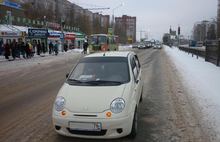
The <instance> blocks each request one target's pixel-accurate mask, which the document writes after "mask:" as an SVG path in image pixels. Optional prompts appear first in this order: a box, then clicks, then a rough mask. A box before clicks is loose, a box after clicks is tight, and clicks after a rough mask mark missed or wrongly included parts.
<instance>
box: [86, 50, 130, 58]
mask: <svg viewBox="0 0 220 142" xmlns="http://www.w3.org/2000/svg"><path fill="white" fill-rule="evenodd" d="M130 53H134V52H131V51H130V52H129V51H108V52H99V53H93V54H90V55H87V56H86V57H103V56H105V57H127V56H128V55H129V54H130Z"/></svg>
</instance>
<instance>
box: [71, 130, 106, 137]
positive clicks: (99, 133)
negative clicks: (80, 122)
mask: <svg viewBox="0 0 220 142" xmlns="http://www.w3.org/2000/svg"><path fill="white" fill-rule="evenodd" d="M67 130H68V131H69V133H71V134H75V135H87V136H104V135H105V134H106V132H107V130H101V131H82V130H71V129H70V128H67Z"/></svg>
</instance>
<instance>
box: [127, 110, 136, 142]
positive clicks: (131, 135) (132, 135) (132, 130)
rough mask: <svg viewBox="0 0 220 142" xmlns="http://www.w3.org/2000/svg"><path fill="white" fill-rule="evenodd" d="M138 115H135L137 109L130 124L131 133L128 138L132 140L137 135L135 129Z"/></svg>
mask: <svg viewBox="0 0 220 142" xmlns="http://www.w3.org/2000/svg"><path fill="white" fill-rule="evenodd" d="M137 121H138V114H137V107H136V109H135V112H134V118H133V122H132V128H131V133H130V134H129V138H131V139H134V138H135V137H136V135H137V129H138V128H137V127H138V122H137Z"/></svg>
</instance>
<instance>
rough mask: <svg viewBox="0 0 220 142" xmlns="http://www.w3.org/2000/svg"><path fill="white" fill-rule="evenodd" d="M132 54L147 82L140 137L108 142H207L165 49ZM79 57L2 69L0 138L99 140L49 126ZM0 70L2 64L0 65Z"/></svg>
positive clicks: (13, 141) (17, 141)
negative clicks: (69, 134)
mask: <svg viewBox="0 0 220 142" xmlns="http://www.w3.org/2000/svg"><path fill="white" fill-rule="evenodd" d="M135 52H137V54H138V56H139V59H140V61H141V65H142V69H143V76H144V82H145V83H144V96H143V102H142V104H141V105H140V107H139V108H138V112H139V115H138V116H139V118H138V124H139V126H138V128H139V129H138V135H137V137H136V138H135V139H133V140H132V139H129V138H121V139H116V140H109V141H137V142H208V141H211V140H210V137H209V135H208V134H207V133H206V132H205V131H204V130H203V129H204V128H202V127H201V125H200V120H199V119H200V117H199V113H197V112H196V111H195V109H194V105H195V104H193V103H192V102H191V100H190V98H189V96H188V95H187V90H186V89H185V88H184V86H183V85H182V84H181V79H180V77H179V75H178V72H177V70H176V69H175V67H174V66H173V64H172V62H171V61H170V60H169V58H168V57H167V55H166V53H165V52H164V50H163V49H162V50H156V49H146V50H135ZM53 58H55V57H53ZM78 58H79V55H74V56H69V57H68V58H67V57H65V56H61V57H59V60H54V61H53V60H51V61H50V62H43V61H41V62H39V63H37V64H34V65H32V66H25V67H19V68H18V69H17V68H16V69H14V70H13V67H11V68H10V70H8V71H7V70H4V71H0V82H1V83H0V142H72V141H74V142H77V141H82V142H84V141H103V140H88V139H78V138H68V137H63V136H60V135H58V134H57V133H56V132H55V131H54V130H53V126H52V121H51V114H52V106H53V102H54V99H55V97H56V94H57V92H58V90H59V88H60V87H61V85H62V84H63V82H64V80H65V74H66V73H67V72H68V71H70V69H71V68H72V66H74V64H75V63H76V62H77V60H78ZM4 65H5V64H4ZM0 68H4V67H3V66H1V65H0Z"/></svg>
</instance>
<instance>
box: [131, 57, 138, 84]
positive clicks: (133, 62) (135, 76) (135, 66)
mask: <svg viewBox="0 0 220 142" xmlns="http://www.w3.org/2000/svg"><path fill="white" fill-rule="evenodd" d="M131 68H132V73H133V75H134V79H135V80H137V78H138V74H139V71H140V70H139V68H138V66H137V64H136V61H135V58H134V57H132V58H131Z"/></svg>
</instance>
